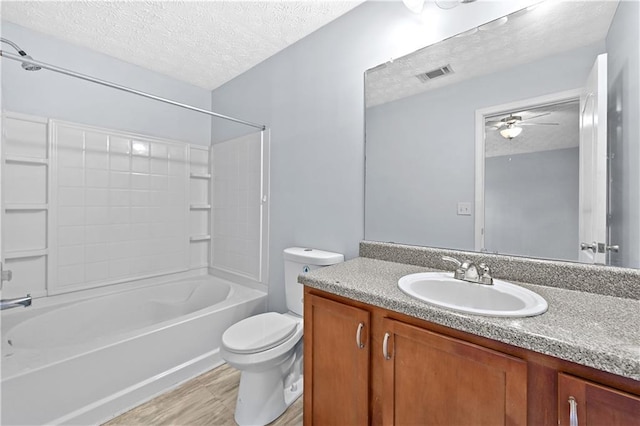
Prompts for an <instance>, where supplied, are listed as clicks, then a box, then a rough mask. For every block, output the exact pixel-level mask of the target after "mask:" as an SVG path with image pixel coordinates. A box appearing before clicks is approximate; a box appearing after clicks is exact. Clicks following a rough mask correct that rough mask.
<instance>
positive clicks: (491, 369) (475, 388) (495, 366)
mask: <svg viewBox="0 0 640 426" xmlns="http://www.w3.org/2000/svg"><path fill="white" fill-rule="evenodd" d="M383 326H384V330H386V332H385V337H384V342H386V344H384V343H383V345H384V347H385V348H386V349H383V357H384V358H385V362H384V363H383V372H382V374H383V389H382V395H383V399H382V400H383V409H382V413H383V424H388V425H392V424H396V425H429V424H437V425H471V424H473V425H523V426H524V425H526V424H527V364H526V362H524V361H523V360H521V359H518V358H514V357H512V356H509V355H505V354H502V353H500V352H496V351H493V350H490V349H485V348H483V347H481V346H477V345H474V344H471V343H467V342H464V341H461V340H458V339H454V338H450V337H447V336H443V335H442V334H439V333H434V332H431V331H428V330H424V329H422V328H419V327H415V326H412V325H409V324H405V323H403V322H400V321H396V320H393V319H386V318H385V319H384V320H383Z"/></svg>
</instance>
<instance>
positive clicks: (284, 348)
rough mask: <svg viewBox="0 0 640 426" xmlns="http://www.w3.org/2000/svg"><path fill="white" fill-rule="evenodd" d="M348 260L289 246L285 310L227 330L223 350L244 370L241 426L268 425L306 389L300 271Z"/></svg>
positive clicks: (237, 416)
mask: <svg viewBox="0 0 640 426" xmlns="http://www.w3.org/2000/svg"><path fill="white" fill-rule="evenodd" d="M342 261H344V256H343V255H342V254H338V253H331V252H327V251H322V250H316V249H309V248H301V247H292V248H288V249H285V250H284V284H285V293H286V297H287V309H288V310H289V311H288V312H287V313H285V314H280V313H277V312H267V313H264V314H260V315H255V316H252V317H249V318H246V319H244V320H242V321H240V322H238V323H236V324H234V325H232V326H231V327H229V328H228V329H227V330H226V331H225V332H224V334H223V335H222V346H221V348H220V353H221V355H222V358H223V359H224V360H225V361H227V363H229V365H231V366H232V367H234V368H237V369H238V370H241V371H242V374H241V375H240V389H239V391H238V400H237V404H236V413H235V420H236V422H237V423H238V424H239V425H240V426H245V425H265V424H267V423H269V422H271V421H273V420H275V419H276V418H278V417H279V416H280V415H281V414H282V413H283V412H284V411H285V410H286V409H287V407H288V406H289V405H291V404H292V403H293V402H294V401H295V400H296V399H297V398H298V397H299V396H300V395H301V394H302V372H303V363H302V333H303V324H302V314H303V304H302V290H303V286H302V284H299V283H298V275H299V274H305V273H307V272H309V271H312V270H314V269H318V268H321V267H323V266H329V265H333V264H336V263H340V262H342Z"/></svg>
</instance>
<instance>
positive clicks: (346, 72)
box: [212, 1, 531, 311]
mask: <svg viewBox="0 0 640 426" xmlns="http://www.w3.org/2000/svg"><path fill="white" fill-rule="evenodd" d="M478 3H480V2H478ZM505 3H506V2H505ZM505 3H497V2H493V3H491V2H490V3H485V4H483V5H479V4H476V3H472V4H469V5H465V7H458V8H456V9H452V10H447V11H444V10H440V9H438V8H436V7H435V6H434V5H433V4H430V5H429V7H433V9H432V11H433V12H432V14H431V15H430V16H431V19H432V21H431V22H424V21H422V20H421V18H420V17H417V16H415V15H412V14H411V13H410V12H408V11H407V9H406V8H405V7H404V6H403V4H402V3H401V2H366V3H364V4H362V5H361V6H358V7H357V8H355V9H354V10H352V11H351V12H349V13H347V14H346V15H344V16H342V17H341V18H339V19H337V20H336V21H333V22H331V23H330V24H328V25H327V26H325V27H323V28H321V29H319V30H318V31H316V32H315V33H313V34H311V35H309V36H308V37H305V38H304V39H302V40H301V41H299V42H297V43H295V44H294V45H292V46H290V47H288V48H287V49H285V50H283V51H281V52H280V53H278V54H277V55H274V56H273V57H271V58H269V59H267V60H266V61H264V62H262V63H261V64H259V65H257V66H256V67H254V68H253V69H251V70H249V71H248V72H246V73H244V74H242V75H241V76H239V77H237V78H235V79H234V80H232V81H230V82H229V83H227V84H225V85H224V86H222V87H220V88H219V89H217V90H215V91H214V92H213V95H212V96H213V107H214V109H216V110H218V111H220V112H222V113H224V114H229V115H233V116H238V117H241V118H244V119H245V120H250V121H256V122H263V123H265V124H267V126H269V127H270V128H271V158H272V160H271V204H270V208H271V227H270V230H271V237H270V238H271V240H270V262H269V267H270V273H269V286H270V288H269V304H270V308H271V309H273V310H279V311H283V310H285V309H286V306H285V303H284V283H283V281H284V267H283V259H282V250H283V249H284V248H286V247H289V246H296V245H299V246H311V247H317V248H320V249H324V250H331V251H336V252H340V253H344V254H345V255H346V257H347V258H352V257H355V256H357V254H358V243H359V241H360V240H362V238H363V227H364V223H363V210H364V200H363V198H364V194H363V191H364V93H363V88H364V83H363V73H364V71H365V70H366V69H368V68H371V67H373V66H376V65H378V64H380V63H382V62H385V61H387V60H389V59H390V58H392V57H399V56H402V55H404V54H407V53H409V52H412V51H413V50H415V49H417V48H418V47H422V46H425V45H427V44H430V43H432V42H434V41H437V40H441V39H443V38H445V37H448V36H451V35H454V34H457V33H459V32H462V31H464V30H466V29H469V28H471V27H474V26H477V25H479V24H481V23H484V22H487V21H489V20H491V19H494V18H496V17H498V16H502V15H504V14H507V13H510V12H512V11H514V10H517V9H518V8H519V7H520V6H522V5H523V4H526V3H531V1H529V2H523V1H519V2H517V1H514V2H509V3H508V4H505ZM434 21H436V22H439V25H433V22H434ZM249 131H251V130H250V129H243V128H241V127H238V126H233V125H227V124H224V123H213V130H212V136H213V141H214V143H215V142H216V141H221V140H225V139H229V138H231V137H234V136H237V135H238V134H241V133H243V132H244V133H247V132H249Z"/></svg>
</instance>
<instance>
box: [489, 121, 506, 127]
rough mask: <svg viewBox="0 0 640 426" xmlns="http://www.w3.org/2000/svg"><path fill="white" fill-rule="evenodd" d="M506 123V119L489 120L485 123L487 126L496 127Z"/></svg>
mask: <svg viewBox="0 0 640 426" xmlns="http://www.w3.org/2000/svg"><path fill="white" fill-rule="evenodd" d="M505 124H507V123H505V122H504V121H487V122H486V123H484V125H485V126H486V127H493V128H495V129H499V128H500V127H502V126H504V125H505Z"/></svg>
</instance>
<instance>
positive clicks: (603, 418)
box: [558, 373, 640, 426]
mask: <svg viewBox="0 0 640 426" xmlns="http://www.w3.org/2000/svg"><path fill="white" fill-rule="evenodd" d="M571 398H572V399H573V401H575V409H576V412H575V414H576V415H577V418H576V419H575V421H574V423H573V424H572V423H571V420H570V417H571V415H570V413H571V405H572V404H571V403H570V402H569V401H570V399H571ZM558 417H559V419H558V424H559V425H560V426H570V425H571V426H577V425H580V426H599V425H603V426H617V425H619V426H632V425H635V426H639V425H640V398H639V397H637V396H634V395H631V394H628V393H624V392H621V391H618V390H616V389H612V388H609V387H606V386H602V385H598V384H596V383H592V382H589V381H587V380H584V379H579V378H577V377H573V376H570V375H568V374H564V373H560V374H559V375H558Z"/></svg>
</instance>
